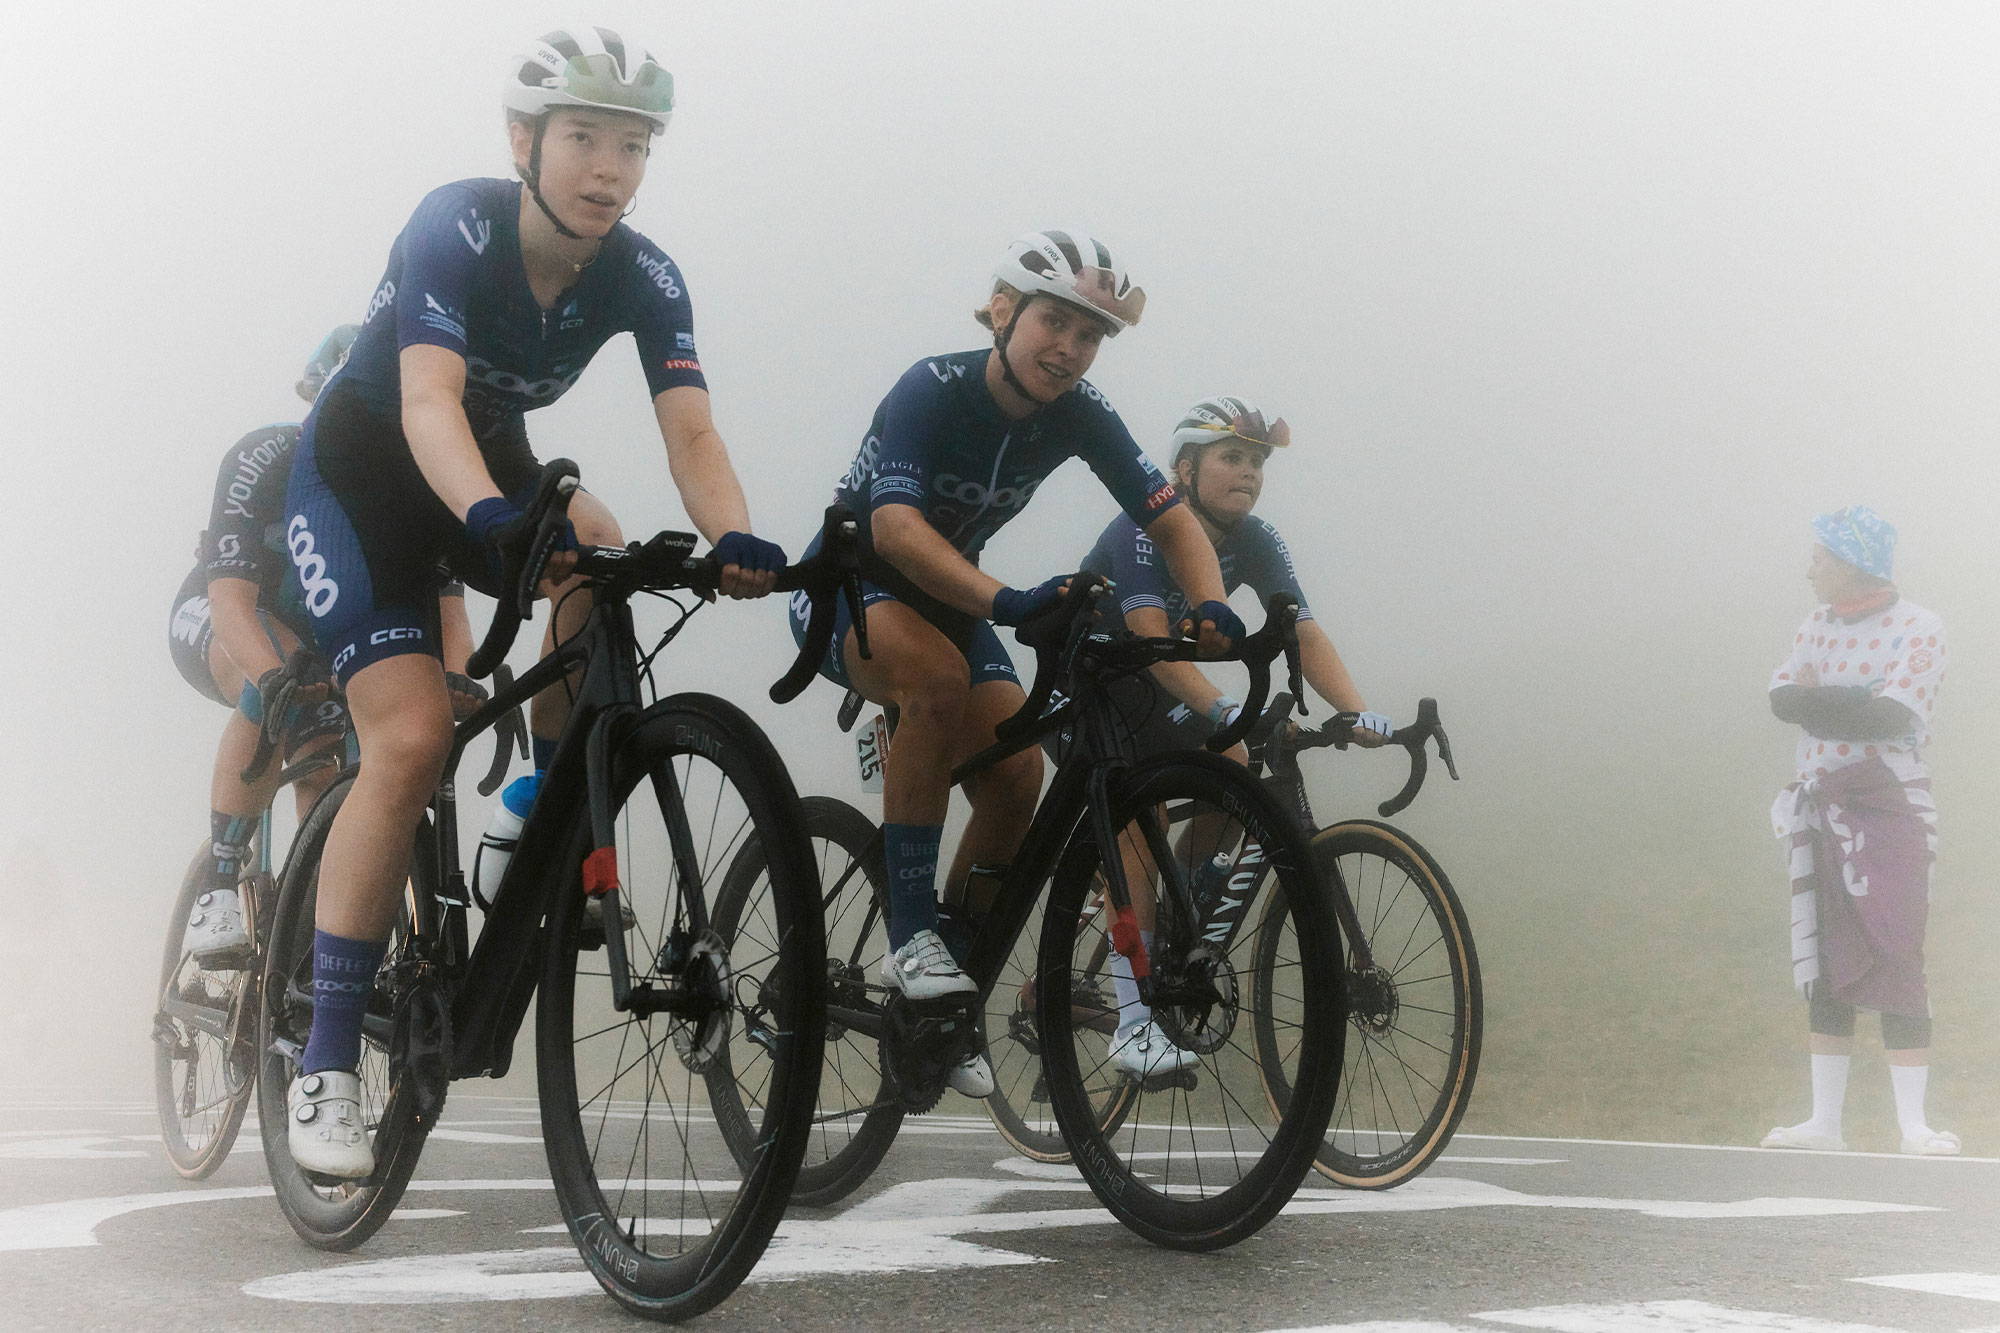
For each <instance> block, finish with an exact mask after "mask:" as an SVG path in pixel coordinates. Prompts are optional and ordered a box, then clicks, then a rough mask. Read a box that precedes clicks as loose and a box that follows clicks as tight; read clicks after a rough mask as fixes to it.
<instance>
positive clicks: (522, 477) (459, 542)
mask: <svg viewBox="0 0 2000 1333" xmlns="http://www.w3.org/2000/svg"><path fill="white" fill-rule="evenodd" d="M479 449H480V454H481V456H482V457H483V459H484V461H485V464H486V469H487V472H488V473H489V474H490V475H491V476H492V478H493V481H494V484H495V485H497V486H498V487H499V488H500V490H501V492H502V493H503V494H505V495H507V496H508V497H509V498H511V499H512V500H513V501H514V502H515V503H516V504H519V505H521V506H523V507H526V506H527V504H528V503H529V502H530V501H531V500H532V499H533V498H534V492H535V488H536V486H537V484H538V483H539V482H540V480H541V464H540V463H538V462H536V460H535V455H534V453H533V451H532V450H530V449H529V448H528V437H527V433H526V431H525V430H523V429H522V428H521V425H520V423H519V421H518V420H516V421H514V422H512V423H510V425H509V426H508V427H507V428H506V429H503V430H502V431H500V432H498V433H497V434H496V435H495V436H493V437H492V438H489V439H486V440H482V441H481V442H480V446H479ZM285 511H286V513H287V515H289V517H288V518H287V519H286V523H285V543H286V546H287V548H288V549H289V551H290V553H291V558H292V567H293V568H292V575H293V577H294V578H296V579H297V580H298V581H299V585H300V588H301V589H302V591H303V600H304V602H305V608H306V612H307V615H308V618H309V619H308V623H309V624H310V626H311V630H312V637H313V641H314V642H315V643H316V644H317V645H318V646H319V649H320V651H321V652H322V653H324V654H325V655H326V659H327V661H328V662H329V663H330V664H331V665H332V668H333V677H334V680H335V681H337V682H338V683H339V684H341V685H342V686H345V685H346V684H347V682H348V680H349V679H350V678H352V677H353V675H354V673H355V672H357V671H359V670H361V669H362V668H363V667H366V666H369V665H371V664H373V663H375V662H380V661H383V660H384V659H386V658H390V657H403V656H407V655H409V654H412V653H422V654H425V655H427V656H430V657H434V658H438V659H439V660H442V658H443V653H442V650H441V647H440V644H439V641H438V607H437V599H438V588H439V566H440V565H442V566H443V567H444V568H445V570H446V571H448V572H449V573H450V574H451V575H454V576H456V577H458V578H460V579H463V580H464V581H465V582H466V583H468V584H470V585H472V586H473V587H475V588H477V589H479V591H481V592H483V593H486V594H488V595H489V596H491V595H493V594H495V593H497V592H498V591H499V589H498V587H497V586H496V585H495V583H494V580H493V578H492V576H491V573H490V571H489V566H488V559H487V552H486V549H485V548H484V547H483V546H481V545H479V544H478V543H477V542H474V541H473V540H472V538H471V537H470V536H469V535H468V534H467V533H466V530H465V525H464V524H463V523H461V522H459V520H458V519H457V518H456V517H454V516H453V514H452V512H451V510H450V509H448V508H447V507H446V506H445V503H444V501H443V500H440V499H439V498H438V496H437V493H436V492H435V491H433V490H431V488H430V484H429V483H428V482H426V481H425V480H424V476H423V473H422V472H421V471H419V470H418V468H417V461H416V458H415V457H414V456H413V455H412V454H411V453H410V445H409V441H408V440H407V439H405V438H404V436H403V431H402V427H401V425H400V424H399V423H397V422H394V421H385V420H383V419H382V418H380V417H378V416H376V415H375V414H374V413H373V412H371V411H370V410H369V409H368V408H367V407H366V406H364V405H363V404H362V402H361V400H360V399H359V397H357V396H356V395H354V394H353V393H350V392H347V391H345V390H343V389H342V387H341V386H340V384H339V382H338V381H337V380H336V381H335V383H334V385H333V387H331V388H330V389H328V391H327V392H326V394H325V395H323V396H322V397H321V399H320V401H319V403H318V404H317V405H316V406H315V407H314V409H313V412H312V415H311V417H309V418H308V419H307V421H306V427H305V433H304V437H303V438H302V439H301V440H300V441H299V445H298V449H297V461H296V462H294V463H293V465H292V480H291V486H290V489H289V490H288V491H287V493H286V497H285Z"/></svg>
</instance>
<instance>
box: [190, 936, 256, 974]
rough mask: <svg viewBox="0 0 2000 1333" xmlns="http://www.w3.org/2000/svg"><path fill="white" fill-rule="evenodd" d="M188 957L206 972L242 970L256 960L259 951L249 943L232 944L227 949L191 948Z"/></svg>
mask: <svg viewBox="0 0 2000 1333" xmlns="http://www.w3.org/2000/svg"><path fill="white" fill-rule="evenodd" d="M188 957H190V958H192V959H194V965H195V966H196V967H198V968H200V969H201V970H202V971H204V972H241V971H242V970H243V969H245V968H247V967H249V966H250V964H251V963H252V962H253V961H255V959H256V957H257V951H256V950H255V949H254V948H252V947H251V946H250V945H249V944H248V943H244V944H232V945H230V946H229V947H228V948H226V949H209V950H206V951H194V950H190V951H189V953H188Z"/></svg>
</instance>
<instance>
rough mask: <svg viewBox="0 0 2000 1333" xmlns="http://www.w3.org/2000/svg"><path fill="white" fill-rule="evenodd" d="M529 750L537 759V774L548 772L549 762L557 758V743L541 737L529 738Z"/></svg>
mask: <svg viewBox="0 0 2000 1333" xmlns="http://www.w3.org/2000/svg"><path fill="white" fill-rule="evenodd" d="M528 749H529V752H530V753H532V754H533V755H534V757H535V772H537V773H541V772H544V771H546V770H547V769H548V766H549V761H550V760H551V759H554V758H555V757H556V743H555V742H554V741H550V740H543V739H542V738H541V737H540V736H530V737H528Z"/></svg>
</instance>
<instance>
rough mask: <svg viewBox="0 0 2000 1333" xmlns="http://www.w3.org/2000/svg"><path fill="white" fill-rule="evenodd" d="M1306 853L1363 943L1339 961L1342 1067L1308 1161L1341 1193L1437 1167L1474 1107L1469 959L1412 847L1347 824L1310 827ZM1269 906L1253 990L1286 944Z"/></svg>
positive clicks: (1464, 928)
mask: <svg viewBox="0 0 2000 1333" xmlns="http://www.w3.org/2000/svg"><path fill="white" fill-rule="evenodd" d="M1312 851H1313V859H1314V863H1315V864H1316V865H1317V866H1318V867H1319V870H1320V873H1321V875H1322V876H1323V877H1324V878H1325V879H1326V881H1327V883H1328V885H1329V887H1330V888H1332V890H1333V891H1334V892H1336V893H1340V894H1344V895H1345V897H1346V901H1347V902H1348V903H1349V904H1351V905H1352V919H1353V922H1354V923H1355V925H1357V926H1358V928H1359V932H1360V935H1361V937H1362V938H1363V939H1364V940H1365V941H1366V945H1367V948H1366V951H1365V954H1364V953H1363V952H1362V951H1360V950H1355V951H1353V952H1351V953H1350V955H1349V959H1348V971H1347V996H1348V1033H1347V1055H1346V1068H1345V1069H1344V1070H1343V1072H1342V1074H1341V1078H1340V1098H1339V1100H1338V1101H1337V1102H1336V1103H1335V1105H1334V1112H1333V1122H1332V1124H1331V1125H1329V1126H1328V1129H1327V1136H1326V1141H1325V1143H1324V1144H1322V1145H1321V1147H1320V1152H1319V1155H1318V1156H1317V1158H1316V1159H1315V1160H1314V1163H1313V1165H1314V1167H1315V1168H1316V1169H1318V1171H1319V1172H1320V1174H1322V1175H1324V1176H1326V1177H1327V1178H1328V1179H1330V1180H1333V1181H1335V1182H1337V1183H1339V1184H1342V1185H1347V1186H1350V1187H1352V1188H1355V1189H1390V1188H1393V1187H1394V1186H1397V1185H1400V1184H1402V1183H1403V1182H1404V1181H1406V1180H1409V1179H1411V1178H1412V1177H1414V1176H1416V1175H1418V1174H1419V1173H1421V1172H1422V1171H1423V1170H1424V1168H1425V1167H1427V1166H1429V1165H1430V1164H1431V1163H1432V1162H1433V1161H1435V1160H1436V1159H1437V1157H1438V1154H1440V1153H1442V1152H1443V1151H1444V1150H1445V1147H1446V1145H1447V1144H1449V1143H1450V1142H1451V1136H1452V1131H1454V1130H1455V1129H1457V1128H1458V1122H1459V1120H1460V1118H1461V1117H1463V1116H1464V1114H1465V1108H1466V1104H1467V1103H1468V1102H1469V1101H1470V1100H1471V1099H1472V1085H1473V1080H1474V1078H1475V1076H1476V1075H1477V1074H1478V1071H1479V1039H1480V1014H1481V1003H1480V986H1479V956H1478V954H1477V953H1476V952H1474V950H1473V947H1472V930H1471V927H1470V926H1469V925H1468V924H1467V923H1466V919H1465V908H1464V907H1463V906H1461V905H1460V903H1459V901H1458V895H1457V894H1456V893H1455V892H1453V890H1452V887H1451V881H1450V880H1449V879H1447V878H1445V873H1444V870H1443V869H1442V868H1441V867H1440V866H1439V865H1438V863H1437V862H1436V861H1435V860H1434V859H1432V857H1431V855H1430V853H1428V852H1426V851H1425V850H1424V849H1423V848H1422V847H1421V846H1419V845H1418V844H1417V842H1416V840H1415V839H1413V838H1411V837H1409V836H1408V835H1407V834H1405V833H1402V832H1401V831H1399V830H1397V829H1395V828H1392V827H1390V826H1389V825H1387V824H1381V823H1377V822H1376V821H1374V820H1365V819H1357V820H1350V821H1348V822H1345V823H1341V824H1335V825H1332V826H1330V827H1328V828H1325V829H1322V830H1320V832H1319V833H1317V834H1316V835H1314V837H1313V839H1312ZM1276 910H1277V904H1275V903H1273V904H1270V905H1268V906H1267V908H1266V912H1265V917H1266V920H1265V928H1264V929H1263V931H1262V932H1261V934H1262V937H1263V939H1264V941H1265V943H1266V951H1265V953H1264V954H1263V955H1260V958H1259V967H1258V973H1257V975H1258V979H1259V984H1260V985H1263V984H1266V978H1267V977H1268V976H1270V975H1272V974H1273V973H1274V971H1275V969H1276V968H1277V967H1278V966H1279V962H1280V954H1281V949H1282V947H1283V946H1284V945H1285V943H1286V940H1287V931H1286V928H1285V925H1284V923H1283V922H1282V921H1280V920H1278V919H1276V918H1275V917H1273V916H1272V913H1273V912H1275V911H1276ZM1349 943H1350V945H1353V944H1354V943H1356V941H1354V940H1352V939H1350V941H1349ZM1277 1046H1278V1043H1276V1042H1275V1040H1274V1041H1273V1043H1272V1053H1273V1054H1275V1053H1276V1050H1277ZM1266 1088H1267V1091H1268V1092H1269V1094H1270V1095H1271V1097H1272V1099H1273V1102H1274V1104H1275V1103H1276V1102H1277V1101H1278V1100H1280V1099H1281V1098H1283V1097H1285V1096H1289V1095H1290V1094H1289V1090H1288V1088H1287V1087H1286V1084H1285V1077H1284V1071H1283V1068H1282V1064H1281V1063H1280V1062H1277V1061H1275V1060H1274V1061H1273V1062H1272V1063H1271V1064H1269V1065H1268V1066H1267V1067H1266Z"/></svg>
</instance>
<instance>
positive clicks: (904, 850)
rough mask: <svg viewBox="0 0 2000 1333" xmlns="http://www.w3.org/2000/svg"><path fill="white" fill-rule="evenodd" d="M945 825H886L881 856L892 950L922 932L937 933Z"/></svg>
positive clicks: (883, 831) (883, 829)
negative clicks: (940, 854)
mask: <svg viewBox="0 0 2000 1333" xmlns="http://www.w3.org/2000/svg"><path fill="white" fill-rule="evenodd" d="M943 837H944V826H943V825H942V824H884V825H883V826H882V854H883V860H884V862H885V863H886V864H885V866H884V868H885V869H886V870H887V871H888V872H889V948H890V949H891V950H895V949H900V948H902V947H903V946H904V945H905V944H907V943H909V940H910V936H912V935H915V934H916V933H918V932H919V931H924V930H936V929H937V925H938V914H937V862H938V843H939V842H940V841H941V840H942V839H943Z"/></svg>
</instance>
